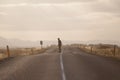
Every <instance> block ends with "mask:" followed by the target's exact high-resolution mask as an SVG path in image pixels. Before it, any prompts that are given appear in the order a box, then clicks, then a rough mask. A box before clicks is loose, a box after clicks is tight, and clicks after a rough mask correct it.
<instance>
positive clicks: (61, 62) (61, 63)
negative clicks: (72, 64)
mask: <svg viewBox="0 0 120 80" xmlns="http://www.w3.org/2000/svg"><path fill="white" fill-rule="evenodd" d="M62 55H63V53H62V52H61V54H60V66H61V71H62V80H66V76H65V70H64V65H63V57H62Z"/></svg>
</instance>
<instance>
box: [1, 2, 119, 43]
mask: <svg viewBox="0 0 120 80" xmlns="http://www.w3.org/2000/svg"><path fill="white" fill-rule="evenodd" d="M0 36H1V37H5V38H17V39H23V40H34V41H35V40H41V39H43V40H56V38H57V37H61V38H62V39H63V40H80V41H84V40H85V41H89V40H117V41H120V0H0Z"/></svg>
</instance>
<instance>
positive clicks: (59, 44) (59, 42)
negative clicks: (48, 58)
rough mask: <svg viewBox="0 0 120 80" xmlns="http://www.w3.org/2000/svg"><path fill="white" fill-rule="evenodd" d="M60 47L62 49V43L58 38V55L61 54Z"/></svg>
mask: <svg viewBox="0 0 120 80" xmlns="http://www.w3.org/2000/svg"><path fill="white" fill-rule="evenodd" d="M61 47H62V41H61V40H60V38H58V49H59V53H61Z"/></svg>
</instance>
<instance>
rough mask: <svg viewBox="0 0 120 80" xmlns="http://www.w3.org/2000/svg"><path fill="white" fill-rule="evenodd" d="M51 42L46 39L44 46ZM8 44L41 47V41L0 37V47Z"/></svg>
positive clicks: (19, 46) (18, 46)
mask: <svg viewBox="0 0 120 80" xmlns="http://www.w3.org/2000/svg"><path fill="white" fill-rule="evenodd" d="M50 44H51V42H49V41H44V45H43V46H48V45H50ZM6 45H9V46H10V47H12V48H21V47H23V48H29V47H40V41H25V40H19V39H6V38H3V37H0V47H1V48H5V47H6Z"/></svg>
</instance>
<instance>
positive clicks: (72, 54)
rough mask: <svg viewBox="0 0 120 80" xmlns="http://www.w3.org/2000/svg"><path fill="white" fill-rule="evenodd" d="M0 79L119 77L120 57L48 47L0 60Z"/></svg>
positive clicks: (114, 79) (105, 79)
mask: <svg viewBox="0 0 120 80" xmlns="http://www.w3.org/2000/svg"><path fill="white" fill-rule="evenodd" d="M0 80H120V61H118V60H115V59H111V58H104V57H100V56H95V55H90V54H87V53H85V52H82V51H81V50H80V49H79V48H75V47H64V49H63V51H62V53H58V52H57V49H55V48H51V49H49V50H47V51H46V52H45V53H44V54H38V55H31V56H24V57H15V58H9V59H6V60H3V61H1V62H0Z"/></svg>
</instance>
